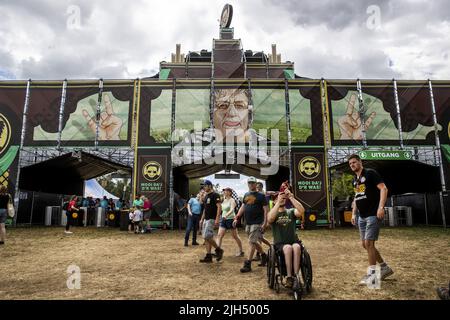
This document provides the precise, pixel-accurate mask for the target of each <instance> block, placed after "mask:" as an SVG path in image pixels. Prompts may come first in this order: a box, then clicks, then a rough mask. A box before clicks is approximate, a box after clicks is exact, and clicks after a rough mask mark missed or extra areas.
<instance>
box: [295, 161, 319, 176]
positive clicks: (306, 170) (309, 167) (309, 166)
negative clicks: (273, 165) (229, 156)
mask: <svg viewBox="0 0 450 320" xmlns="http://www.w3.org/2000/svg"><path fill="white" fill-rule="evenodd" d="M298 172H300V175H301V176H302V177H303V178H306V179H314V178H316V177H317V176H318V175H319V174H320V162H319V160H317V159H316V158H314V157H304V158H303V159H302V160H300V162H299V164H298Z"/></svg>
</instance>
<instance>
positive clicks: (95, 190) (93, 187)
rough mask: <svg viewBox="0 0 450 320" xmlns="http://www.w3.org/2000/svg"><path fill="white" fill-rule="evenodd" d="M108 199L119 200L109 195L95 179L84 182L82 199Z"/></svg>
mask: <svg viewBox="0 0 450 320" xmlns="http://www.w3.org/2000/svg"><path fill="white" fill-rule="evenodd" d="M105 196H106V198H108V199H110V198H111V199H114V200H116V199H119V198H118V197H116V196H115V195H113V194H111V193H109V192H108V191H106V190H105V189H104V188H103V187H102V186H101V185H100V184H99V183H98V182H97V180H95V179H91V180H88V181H86V183H85V185H84V197H92V198H94V199H95V198H100V199H101V198H103V197H105Z"/></svg>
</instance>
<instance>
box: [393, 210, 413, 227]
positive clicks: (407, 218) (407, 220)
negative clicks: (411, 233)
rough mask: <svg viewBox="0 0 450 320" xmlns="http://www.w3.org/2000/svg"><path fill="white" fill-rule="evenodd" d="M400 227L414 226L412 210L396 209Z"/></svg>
mask: <svg viewBox="0 0 450 320" xmlns="http://www.w3.org/2000/svg"><path fill="white" fill-rule="evenodd" d="M395 212H396V215H397V221H398V225H399V226H408V227H411V226H412V208H411V207H406V206H397V207H395Z"/></svg>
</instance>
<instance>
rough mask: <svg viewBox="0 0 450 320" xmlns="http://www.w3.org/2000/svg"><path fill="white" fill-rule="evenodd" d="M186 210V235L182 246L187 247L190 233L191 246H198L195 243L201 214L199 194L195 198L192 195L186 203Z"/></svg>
mask: <svg viewBox="0 0 450 320" xmlns="http://www.w3.org/2000/svg"><path fill="white" fill-rule="evenodd" d="M187 210H188V213H189V216H188V222H187V227H186V234H185V236H184V246H185V247H187V246H188V242H189V236H190V233H191V231H192V230H193V233H192V245H193V246H198V243H197V230H198V222H199V221H200V216H201V213H202V205H201V203H200V192H199V193H198V194H197V196H196V197H194V196H193V195H192V196H191V198H190V199H189V202H188V203H187Z"/></svg>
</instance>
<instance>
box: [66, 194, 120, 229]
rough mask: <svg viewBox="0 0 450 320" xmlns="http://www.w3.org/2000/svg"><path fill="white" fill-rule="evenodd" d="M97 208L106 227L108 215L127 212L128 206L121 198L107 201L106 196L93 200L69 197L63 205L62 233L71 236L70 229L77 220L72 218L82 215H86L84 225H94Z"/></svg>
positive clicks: (91, 198) (90, 198)
mask: <svg viewBox="0 0 450 320" xmlns="http://www.w3.org/2000/svg"><path fill="white" fill-rule="evenodd" d="M81 208H85V211H83V210H81ZM98 208H102V209H103V212H104V214H105V225H106V224H107V220H108V219H107V216H108V214H111V213H118V212H120V211H122V210H127V209H128V208H129V205H128V203H127V201H124V200H123V199H121V198H119V199H117V200H114V199H112V198H110V199H108V198H107V197H106V196H105V197H103V198H101V199H100V198H96V199H94V198H93V197H78V196H76V195H74V196H71V197H70V198H69V199H68V200H67V201H65V202H64V204H63V210H65V212H66V218H67V223H66V227H65V231H64V232H65V234H72V231H70V227H71V226H72V225H74V223H75V221H76V219H77V218H74V217H78V216H81V217H83V215H86V224H87V225H93V224H94V223H95V214H96V212H97V210H98Z"/></svg>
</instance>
